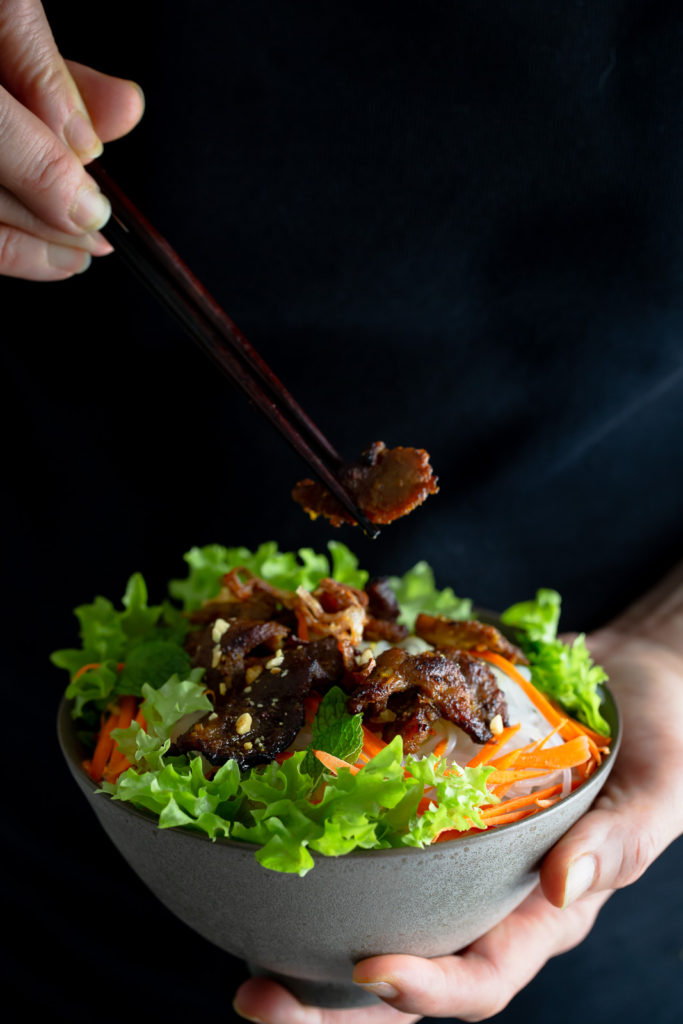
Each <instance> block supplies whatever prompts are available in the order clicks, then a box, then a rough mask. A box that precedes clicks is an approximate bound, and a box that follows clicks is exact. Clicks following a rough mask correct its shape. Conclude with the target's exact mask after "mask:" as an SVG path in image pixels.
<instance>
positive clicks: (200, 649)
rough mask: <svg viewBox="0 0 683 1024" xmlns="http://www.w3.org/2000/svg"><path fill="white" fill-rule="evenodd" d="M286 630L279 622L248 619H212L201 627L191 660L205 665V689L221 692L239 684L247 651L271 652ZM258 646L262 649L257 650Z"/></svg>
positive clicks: (284, 635) (199, 666) (280, 642)
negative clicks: (202, 628)
mask: <svg viewBox="0 0 683 1024" xmlns="http://www.w3.org/2000/svg"><path fill="white" fill-rule="evenodd" d="M288 633H289V630H288V629H287V627H286V626H283V625H282V623H280V622H256V621H253V620H252V619H227V620H226V619H220V618H219V619H216V620H215V621H214V622H212V623H211V624H210V625H209V626H207V627H206V629H205V630H203V632H202V635H201V639H200V641H199V643H198V645H197V648H196V651H195V654H194V658H193V663H194V665H195V666H196V667H198V668H204V669H206V672H205V675H204V681H205V682H206V685H207V687H208V688H209V689H211V690H214V691H217V692H218V693H219V694H221V695H224V694H225V693H226V692H227V691H228V690H231V689H232V687H233V686H235V685H237V686H241V684H242V681H243V679H244V672H245V668H246V665H245V662H246V659H247V657H248V656H249V655H255V656H256V657H257V656H258V654H259V653H261V654H262V655H263V654H265V656H266V657H267V655H268V652H270V653H271V654H272V653H273V652H274V651H276V650H277V648H278V647H280V646H281V644H282V641H283V640H284V638H285V637H286V636H287V634H288ZM259 648H264V649H265V651H263V650H262V651H261V652H259Z"/></svg>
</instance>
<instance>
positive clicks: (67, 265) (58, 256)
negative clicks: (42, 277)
mask: <svg viewBox="0 0 683 1024" xmlns="http://www.w3.org/2000/svg"><path fill="white" fill-rule="evenodd" d="M47 262H48V263H49V264H50V266H51V267H54V268H55V270H68V271H69V273H71V274H82V273H84V271H86V270H87V269H88V267H89V266H90V264H91V263H92V257H91V256H90V253H87V252H83V250H82V249H70V248H68V247H67V246H65V245H48V247H47Z"/></svg>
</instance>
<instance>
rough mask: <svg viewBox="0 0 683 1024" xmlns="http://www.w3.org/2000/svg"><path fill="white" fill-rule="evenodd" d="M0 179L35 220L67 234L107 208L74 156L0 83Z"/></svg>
mask: <svg viewBox="0 0 683 1024" xmlns="http://www.w3.org/2000/svg"><path fill="white" fill-rule="evenodd" d="M0 183H1V184H2V185H4V186H5V188H7V189H8V190H9V191H10V192H11V193H12V194H13V195H15V196H16V197H17V198H18V199H19V200H20V201H21V202H22V203H23V204H24V206H26V207H28V209H29V210H30V211H31V212H32V213H34V214H35V215H36V216H37V217H38V218H39V219H40V220H42V221H44V222H45V223H46V224H48V225H50V227H53V228H56V229H57V230H58V231H65V232H66V233H67V234H79V235H81V234H83V233H84V232H88V231H96V230H97V229H99V228H101V227H102V226H103V225H104V224H105V223H106V222H107V220H108V219H109V215H110V213H111V207H110V205H109V201H108V200H107V199H106V198H105V197H104V196H103V195H102V193H101V192H100V190H99V188H98V187H97V185H96V183H95V181H94V180H93V179H92V178H91V177H90V176H89V175H88V174H86V172H85V171H84V170H83V166H82V164H81V162H80V160H79V159H78V157H77V156H76V155H75V154H74V153H73V152H72V151H71V150H70V149H68V148H67V147H66V146H65V145H64V144H63V143H62V142H61V141H60V140H59V139H58V138H57V137H56V136H55V134H54V133H53V132H52V131H51V130H50V129H49V128H48V127H47V126H46V125H45V124H43V122H42V121H41V120H40V118H38V117H36V115H35V114H33V113H31V111H30V110H27V109H26V107H24V106H22V104H21V103H20V102H19V101H18V100H16V99H15V98H14V97H13V96H11V95H10V94H9V93H8V92H7V91H6V90H5V89H2V88H0Z"/></svg>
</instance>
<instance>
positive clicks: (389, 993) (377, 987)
mask: <svg viewBox="0 0 683 1024" xmlns="http://www.w3.org/2000/svg"><path fill="white" fill-rule="evenodd" d="M356 985H360V987H361V988H364V989H365V991H366V992H372V993H373V994H374V995H376V996H379V997H380V999H395V998H396V996H397V995H398V989H397V988H394V986H393V985H390V984H389V982H388V981H357V982H356Z"/></svg>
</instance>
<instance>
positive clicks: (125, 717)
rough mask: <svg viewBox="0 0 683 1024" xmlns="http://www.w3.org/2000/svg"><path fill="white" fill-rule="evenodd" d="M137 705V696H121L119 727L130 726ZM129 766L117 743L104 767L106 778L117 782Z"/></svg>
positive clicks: (108, 780) (125, 727)
mask: <svg viewBox="0 0 683 1024" xmlns="http://www.w3.org/2000/svg"><path fill="white" fill-rule="evenodd" d="M136 706H137V700H136V698H135V697H132V696H126V697H121V699H120V701H119V708H120V714H119V721H118V725H117V729H127V728H128V726H129V725H130V724H131V722H132V721H133V718H134V717H135V714H136ZM127 768H130V761H129V760H128V758H127V757H125V755H124V754H122V753H121V751H120V750H119V748H118V744H116V743H115V744H114V749H113V751H112V753H111V756H110V757H109V761H108V762H107V765H106V767H105V769H104V778H105V779H106V780H107V782H115V781H116V779H117V778H118V777H119V775H121V774H122V773H123V772H125V771H126V769H127Z"/></svg>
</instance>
